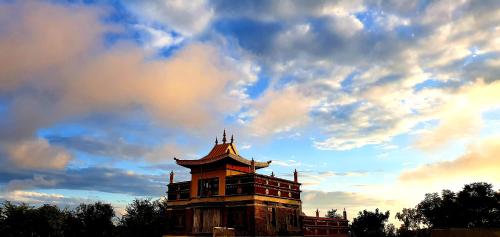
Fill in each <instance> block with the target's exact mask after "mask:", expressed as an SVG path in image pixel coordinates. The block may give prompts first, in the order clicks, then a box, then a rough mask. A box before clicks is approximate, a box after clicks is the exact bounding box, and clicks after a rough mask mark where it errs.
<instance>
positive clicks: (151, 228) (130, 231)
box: [119, 199, 167, 236]
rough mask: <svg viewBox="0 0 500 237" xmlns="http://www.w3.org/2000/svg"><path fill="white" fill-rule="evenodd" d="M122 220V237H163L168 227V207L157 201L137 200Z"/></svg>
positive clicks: (128, 208) (127, 209)
mask: <svg viewBox="0 0 500 237" xmlns="http://www.w3.org/2000/svg"><path fill="white" fill-rule="evenodd" d="M126 211H127V214H125V215H123V217H122V218H121V220H120V226H119V228H120V233H121V236H162V235H163V234H164V233H165V232H166V229H165V227H166V226H167V217H166V205H165V204H164V203H163V202H161V201H159V200H157V201H154V202H151V200H149V199H142V200H141V199H135V200H134V201H133V202H132V204H130V205H129V206H127V208H126Z"/></svg>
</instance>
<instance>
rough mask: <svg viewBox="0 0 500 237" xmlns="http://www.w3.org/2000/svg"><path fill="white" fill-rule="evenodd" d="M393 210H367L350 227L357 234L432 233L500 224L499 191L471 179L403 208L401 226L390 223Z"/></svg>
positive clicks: (398, 215) (389, 236) (376, 236)
mask: <svg viewBox="0 0 500 237" xmlns="http://www.w3.org/2000/svg"><path fill="white" fill-rule="evenodd" d="M389 217H390V213H389V211H387V212H380V211H379V210H378V209H376V210H375V211H374V212H372V211H367V210H364V211H363V212H359V213H358V216H357V217H356V218H354V220H353V222H352V224H351V226H350V228H351V234H352V235H353V236H356V237H365V236H367V237H372V236H373V237H384V236H387V237H395V236H401V237H407V236H408V237H410V236H419V237H420V236H430V233H431V230H432V229H448V228H464V229H469V228H500V192H499V191H495V190H493V186H492V185H491V184H488V183H471V184H467V185H465V186H464V188H463V189H462V190H461V191H459V192H457V193H455V192H452V191H450V190H443V191H442V192H441V194H439V193H427V194H426V195H425V198H424V200H422V201H421V202H420V203H419V204H418V205H416V206H415V207H414V208H404V209H403V210H402V211H401V212H398V213H396V215H395V218H397V219H398V220H400V221H401V222H402V224H401V226H400V227H399V228H396V227H395V226H394V225H392V224H387V221H388V220H389Z"/></svg>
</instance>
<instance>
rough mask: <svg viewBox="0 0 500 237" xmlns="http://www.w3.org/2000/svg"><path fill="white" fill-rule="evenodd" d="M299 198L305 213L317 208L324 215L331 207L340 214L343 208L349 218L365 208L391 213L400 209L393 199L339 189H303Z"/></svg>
mask: <svg viewBox="0 0 500 237" xmlns="http://www.w3.org/2000/svg"><path fill="white" fill-rule="evenodd" d="M301 200H302V201H303V204H302V210H303V211H304V212H305V213H306V214H307V215H311V216H313V215H315V211H316V209H319V211H320V216H324V215H325V214H326V213H327V211H328V210H331V209H337V213H339V214H341V213H342V211H343V209H344V208H345V209H346V211H347V218H348V219H349V220H352V219H353V218H355V217H356V216H357V214H358V212H359V211H363V210H365V209H366V210H371V211H373V210H374V209H375V208H379V209H380V210H381V211H386V210H390V212H391V214H392V215H394V214H395V213H396V212H397V211H400V209H399V208H400V207H401V205H400V204H399V203H398V202H397V201H395V200H390V199H386V200H385V199H378V198H373V197H370V196H368V195H365V194H362V193H355V192H341V191H334V192H322V191H303V192H302V193H301ZM401 208H402V207H401Z"/></svg>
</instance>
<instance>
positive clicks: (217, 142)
mask: <svg viewBox="0 0 500 237" xmlns="http://www.w3.org/2000/svg"><path fill="white" fill-rule="evenodd" d="M217 144H219V141H217V136H215V145H217Z"/></svg>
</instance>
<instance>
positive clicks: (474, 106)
mask: <svg viewBox="0 0 500 237" xmlns="http://www.w3.org/2000/svg"><path fill="white" fill-rule="evenodd" d="M498 91H500V82H498V81H496V82H492V83H489V84H487V83H485V82H484V81H482V80H479V81H478V82H476V83H474V84H472V85H469V86H466V87H464V88H463V89H461V90H459V91H458V92H456V93H455V94H454V95H453V96H452V98H451V100H450V102H449V103H447V104H446V105H445V106H443V108H442V109H441V111H438V112H436V113H437V115H436V116H437V117H438V118H439V119H440V121H439V125H438V126H437V127H436V128H434V129H433V130H431V131H428V132H426V133H423V134H422V136H421V137H420V138H419V140H418V141H417V143H416V146H417V147H418V148H421V149H424V150H433V149H437V148H439V147H442V146H443V145H445V144H447V143H448V142H450V141H453V140H455V139H460V138H467V137H472V136H475V135H477V134H478V133H479V131H480V129H481V127H482V124H483V121H482V118H481V115H482V113H483V112H484V111H488V110H491V109H494V108H498V107H500V93H498Z"/></svg>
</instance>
